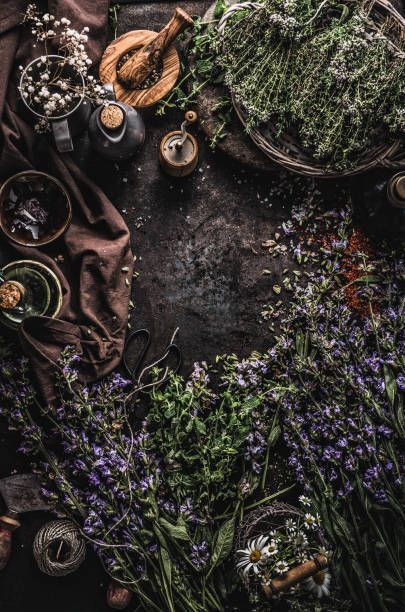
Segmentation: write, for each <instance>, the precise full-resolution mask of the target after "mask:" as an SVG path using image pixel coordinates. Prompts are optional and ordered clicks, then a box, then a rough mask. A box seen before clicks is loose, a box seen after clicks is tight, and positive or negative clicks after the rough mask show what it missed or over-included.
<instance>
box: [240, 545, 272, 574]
mask: <svg viewBox="0 0 405 612" xmlns="http://www.w3.org/2000/svg"><path fill="white" fill-rule="evenodd" d="M267 542H268V538H267V537H265V536H259V537H258V538H256V539H254V540H250V541H249V542H248V544H247V547H246V548H244V549H242V550H238V551H236V552H237V554H238V555H240V557H241V558H240V560H239V561H238V563H237V564H236V567H237V568H238V571H242V572H243V573H244V574H248V573H249V572H250V570H251V569H253V571H254V573H255V574H258V573H259V571H260V565H261V564H263V562H264V561H265V559H266V544H267Z"/></svg>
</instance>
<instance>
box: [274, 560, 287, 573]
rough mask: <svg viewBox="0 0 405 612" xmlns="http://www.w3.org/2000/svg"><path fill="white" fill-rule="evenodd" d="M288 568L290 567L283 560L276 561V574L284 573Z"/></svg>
mask: <svg viewBox="0 0 405 612" xmlns="http://www.w3.org/2000/svg"><path fill="white" fill-rule="evenodd" d="M289 569H290V568H289V566H288V564H287V563H286V562H285V561H278V562H277V563H276V571H277V573H278V574H285V573H286V572H288V570H289Z"/></svg>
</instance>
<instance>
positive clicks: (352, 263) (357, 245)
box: [342, 228, 374, 317]
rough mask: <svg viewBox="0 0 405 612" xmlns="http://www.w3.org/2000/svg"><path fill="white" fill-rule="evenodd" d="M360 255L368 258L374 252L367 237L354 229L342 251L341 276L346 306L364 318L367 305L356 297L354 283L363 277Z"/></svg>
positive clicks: (359, 297) (366, 312)
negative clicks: (345, 284) (345, 283)
mask: <svg viewBox="0 0 405 612" xmlns="http://www.w3.org/2000/svg"><path fill="white" fill-rule="evenodd" d="M361 255H364V256H365V257H366V258H369V257H372V256H373V255H374V252H373V249H372V247H371V244H370V241H369V239H368V238H367V236H366V235H365V234H364V233H363V232H362V230H360V229H358V228H355V229H354V230H353V232H352V235H351V236H350V238H349V241H348V244H347V247H346V249H345V251H344V255H343V261H342V274H343V276H344V278H345V280H346V282H347V286H346V287H345V288H344V292H345V296H346V300H347V303H348V305H349V306H350V307H351V308H352V309H353V310H355V311H357V312H358V313H359V314H360V315H361V316H363V317H364V316H367V315H368V314H369V305H368V302H367V301H366V300H364V299H363V298H362V297H361V296H359V295H358V286H357V285H356V283H355V282H354V281H356V280H357V279H359V278H361V277H362V276H364V269H363V268H362V264H363V260H362V259H361Z"/></svg>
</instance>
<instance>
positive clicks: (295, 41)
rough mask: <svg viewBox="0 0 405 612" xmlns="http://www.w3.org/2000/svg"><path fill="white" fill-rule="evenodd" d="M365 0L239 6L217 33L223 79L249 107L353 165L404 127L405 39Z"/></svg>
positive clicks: (254, 118)
mask: <svg viewBox="0 0 405 612" xmlns="http://www.w3.org/2000/svg"><path fill="white" fill-rule="evenodd" d="M369 5H370V3H369V2H366V1H365V0H362V1H360V2H357V3H354V2H351V1H350V0H346V1H345V2H343V3H342V2H340V1H339V2H335V1H334V0H330V1H327V2H325V1H323V2H320V0H305V1H304V2H302V1H299V2H298V1H294V0H290V1H288V2H284V1H283V2H282V1H281V0H265V1H264V3H263V7H262V8H260V9H258V10H255V11H248V10H242V11H238V12H236V13H235V15H234V16H233V17H231V18H230V19H229V20H228V23H227V25H226V27H225V30H224V34H223V36H222V38H221V40H220V41H219V47H218V60H219V62H220V64H221V65H222V67H223V68H224V69H225V71H226V77H225V81H226V83H227V84H228V86H229V87H230V89H231V90H232V92H233V93H234V95H235V97H236V100H237V101H238V102H239V103H240V104H241V105H242V106H243V107H244V108H245V109H246V111H247V112H248V128H252V127H253V126H256V125H258V124H259V123H260V122H268V121H270V122H271V124H272V127H273V131H274V133H275V134H276V135H278V136H280V135H281V134H283V133H284V132H285V131H286V130H291V129H292V130H293V131H294V133H295V134H296V135H297V136H298V138H299V139H300V141H301V144H302V145H303V147H305V149H307V151H308V152H309V153H310V154H312V155H313V157H315V158H316V159H319V160H322V161H323V162H324V163H326V164H327V165H328V166H329V167H333V168H335V169H346V168H349V167H352V166H354V165H356V163H357V161H358V159H359V157H360V156H361V155H362V154H363V153H364V152H365V151H366V150H367V149H369V148H370V147H372V146H375V145H378V144H381V143H382V142H386V140H387V138H393V136H394V134H396V133H397V132H399V131H401V130H403V129H404V127H405V115H404V86H405V62H404V57H405V53H404V46H403V39H401V38H400V37H398V36H397V37H396V36H395V35H394V30H395V25H394V24H393V20H392V19H390V18H389V17H387V18H384V19H383V18H380V17H379V19H378V21H377V20H376V19H374V16H375V15H376V13H375V11H372V10H371V9H370V7H369Z"/></svg>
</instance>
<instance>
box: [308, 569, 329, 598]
mask: <svg viewBox="0 0 405 612" xmlns="http://www.w3.org/2000/svg"><path fill="white" fill-rule="evenodd" d="M331 579H332V576H331V575H330V573H329V572H328V571H327V570H322V571H320V572H317V573H316V574H314V575H313V576H310V577H309V578H307V579H306V580H304V586H305V588H306V589H307V591H309V592H310V593H313V594H314V595H316V597H317V598H318V599H321V597H323V596H324V595H326V596H328V595H329V593H330V591H329V585H330V581H331Z"/></svg>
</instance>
